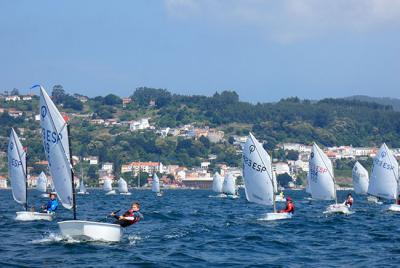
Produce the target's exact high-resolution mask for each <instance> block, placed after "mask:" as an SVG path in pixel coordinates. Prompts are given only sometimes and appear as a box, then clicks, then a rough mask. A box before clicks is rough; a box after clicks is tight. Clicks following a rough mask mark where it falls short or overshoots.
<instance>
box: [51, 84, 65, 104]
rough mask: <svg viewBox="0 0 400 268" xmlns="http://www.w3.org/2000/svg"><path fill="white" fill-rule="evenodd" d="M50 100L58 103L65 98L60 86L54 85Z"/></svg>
mask: <svg viewBox="0 0 400 268" xmlns="http://www.w3.org/2000/svg"><path fill="white" fill-rule="evenodd" d="M51 96H52V99H53V101H54V102H55V103H60V102H61V101H62V99H63V98H64V97H65V91H64V88H63V86H62V85H55V86H54V87H53V91H52V92H51Z"/></svg>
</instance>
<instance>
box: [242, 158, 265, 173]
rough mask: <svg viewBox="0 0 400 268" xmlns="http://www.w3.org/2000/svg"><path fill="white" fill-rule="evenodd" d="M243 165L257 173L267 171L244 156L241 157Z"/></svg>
mask: <svg viewBox="0 0 400 268" xmlns="http://www.w3.org/2000/svg"><path fill="white" fill-rule="evenodd" d="M243 164H244V165H247V166H249V167H251V168H252V169H254V170H255V171H258V172H264V171H267V168H266V167H265V166H263V165H260V164H258V163H256V162H254V161H252V160H251V159H249V158H248V157H247V156H245V155H243Z"/></svg>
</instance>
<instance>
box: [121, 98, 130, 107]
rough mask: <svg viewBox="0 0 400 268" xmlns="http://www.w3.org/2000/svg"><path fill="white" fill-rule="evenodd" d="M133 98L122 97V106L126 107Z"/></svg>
mask: <svg viewBox="0 0 400 268" xmlns="http://www.w3.org/2000/svg"><path fill="white" fill-rule="evenodd" d="M131 102H132V99H131V98H129V97H127V98H122V107H124V108H125V107H126V105H127V104H129V103H131Z"/></svg>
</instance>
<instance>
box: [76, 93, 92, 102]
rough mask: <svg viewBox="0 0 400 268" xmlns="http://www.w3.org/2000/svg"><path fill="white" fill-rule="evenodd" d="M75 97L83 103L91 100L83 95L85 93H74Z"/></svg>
mask: <svg viewBox="0 0 400 268" xmlns="http://www.w3.org/2000/svg"><path fill="white" fill-rule="evenodd" d="M74 97H75V99H77V100H79V101H80V102H82V103H85V102H87V101H88V100H89V98H88V97H86V96H83V95H79V94H74Z"/></svg>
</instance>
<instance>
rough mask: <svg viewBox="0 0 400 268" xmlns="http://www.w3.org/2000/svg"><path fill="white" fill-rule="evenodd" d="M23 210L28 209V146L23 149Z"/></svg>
mask: <svg viewBox="0 0 400 268" xmlns="http://www.w3.org/2000/svg"><path fill="white" fill-rule="evenodd" d="M25 200H26V202H25V211H28V147H26V149H25Z"/></svg>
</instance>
